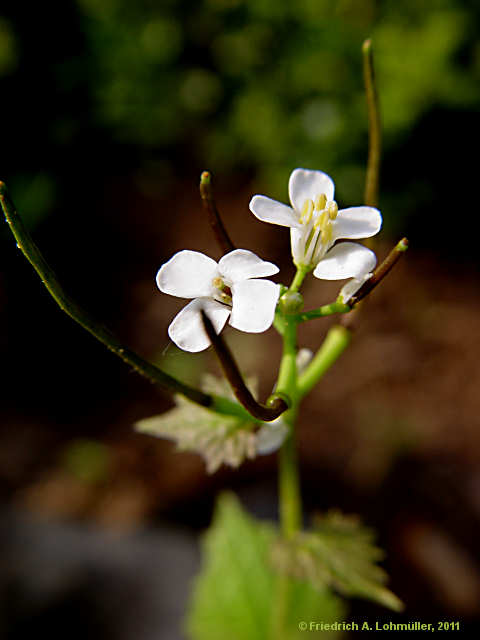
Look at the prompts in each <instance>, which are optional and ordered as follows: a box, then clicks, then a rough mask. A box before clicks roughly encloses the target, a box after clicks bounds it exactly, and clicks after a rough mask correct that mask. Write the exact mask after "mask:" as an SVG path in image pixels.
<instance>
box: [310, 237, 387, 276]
mask: <svg viewBox="0 0 480 640" xmlns="http://www.w3.org/2000/svg"><path fill="white" fill-rule="evenodd" d="M376 263H377V258H376V257H375V254H374V253H373V251H370V249H367V247H364V246H363V245H361V244H356V243H355V242H341V243H340V244H337V245H335V246H334V247H333V248H332V249H330V251H328V252H327V253H326V255H325V257H324V258H323V259H322V260H320V262H319V263H318V264H317V266H316V267H315V270H314V272H313V275H314V276H315V277H316V278H320V279H321V280H343V279H344V278H361V277H362V276H364V275H365V274H366V273H368V272H369V271H371V270H372V269H373V268H374V267H375V265H376Z"/></svg>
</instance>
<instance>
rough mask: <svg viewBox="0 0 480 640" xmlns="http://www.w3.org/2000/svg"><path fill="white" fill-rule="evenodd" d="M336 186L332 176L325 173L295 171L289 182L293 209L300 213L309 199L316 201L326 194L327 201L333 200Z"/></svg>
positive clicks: (304, 170)
mask: <svg viewBox="0 0 480 640" xmlns="http://www.w3.org/2000/svg"><path fill="white" fill-rule="evenodd" d="M334 192H335V185H334V184H333V180H332V179H331V178H330V176H327V174H326V173H323V171H311V170H309V169H295V170H294V171H292V173H291V174H290V179H289V181H288V194H289V196H290V202H291V203H292V206H293V208H294V209H295V210H296V211H298V212H299V213H300V212H301V210H302V207H303V203H304V202H305V200H306V199H307V198H310V200H315V198H316V197H317V196H319V195H320V194H321V193H324V194H325V195H326V196H327V200H333V194H334Z"/></svg>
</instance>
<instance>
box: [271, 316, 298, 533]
mask: <svg viewBox="0 0 480 640" xmlns="http://www.w3.org/2000/svg"><path fill="white" fill-rule="evenodd" d="M284 318H285V325H284V333H283V356H282V361H281V364H280V371H279V374H278V381H277V387H276V391H277V393H284V394H286V395H287V396H288V397H289V399H290V400H291V402H292V404H291V407H290V409H289V410H288V411H286V412H285V413H284V414H283V420H284V421H285V422H286V423H287V425H288V427H289V434H288V436H287V438H286V440H285V442H284V444H283V446H282V448H281V450H280V456H279V501H280V523H281V529H282V533H283V535H285V536H287V537H290V536H292V535H293V534H294V533H295V532H296V531H298V529H300V527H301V521H302V506H301V497H300V482H299V477H298V465H297V454H296V448H295V419H296V416H297V413H298V400H297V363H296V357H297V323H296V321H295V320H294V319H293V318H292V317H291V316H288V315H286V316H284Z"/></svg>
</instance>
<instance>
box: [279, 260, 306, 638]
mask: <svg viewBox="0 0 480 640" xmlns="http://www.w3.org/2000/svg"><path fill="white" fill-rule="evenodd" d="M298 273H299V272H298V271H297V276H296V277H295V280H297V282H298V283H299V284H298V286H300V284H301V280H303V278H300V277H299V276H298ZM303 277H305V274H304V275H303ZM295 280H294V282H295ZM293 284H294V283H292V286H293ZM290 290H291V288H290ZM282 335H283V356H282V361H281V363H280V371H279V374H278V381H277V386H276V392H278V393H285V394H286V395H288V397H289V399H290V400H291V402H292V405H291V407H290V409H289V410H288V411H286V412H285V413H284V414H283V415H282V420H284V421H285V422H286V424H287V425H288V429H289V433H288V435H287V438H286V439H285V442H284V443H283V446H282V448H281V449H280V453H279V469H278V493H279V516H280V530H281V532H282V535H283V536H284V537H286V538H291V537H293V536H294V535H295V533H296V532H297V531H299V530H300V529H301V527H302V500H301V495H300V479H299V474H298V460H297V451H296V443H295V421H296V417H297V413H298V397H297V362H296V358H297V321H296V319H295V318H294V317H293V316H291V315H288V314H285V315H283V314H282ZM275 590H276V592H275V607H274V609H273V611H272V616H273V617H272V624H271V638H272V640H281V639H282V638H284V637H285V621H286V619H287V615H288V609H289V603H290V579H289V578H288V577H287V576H285V575H282V574H279V575H278V576H277V579H276V584H275Z"/></svg>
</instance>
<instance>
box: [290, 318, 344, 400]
mask: <svg viewBox="0 0 480 640" xmlns="http://www.w3.org/2000/svg"><path fill="white" fill-rule="evenodd" d="M350 339H351V332H350V331H349V330H348V329H347V328H345V327H342V326H340V325H335V326H334V327H332V328H331V329H330V331H329V332H328V333H327V337H326V338H325V340H324V342H323V344H322V346H321V347H320V349H319V350H318V351H317V353H316V355H315V357H314V358H313V360H312V361H311V362H310V364H309V366H308V367H307V369H306V370H305V371H304V372H303V374H302V375H301V376H300V378H299V380H298V385H297V398H303V397H304V396H306V395H307V393H309V392H310V391H311V390H312V389H313V387H314V386H315V385H316V384H317V382H318V381H319V380H320V378H321V377H322V376H323V374H324V373H325V372H326V371H328V369H330V367H331V366H332V365H333V364H334V363H335V362H336V361H337V360H338V358H339V357H340V356H341V355H342V353H343V352H344V351H345V349H346V348H347V347H348V345H349V344H350Z"/></svg>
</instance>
